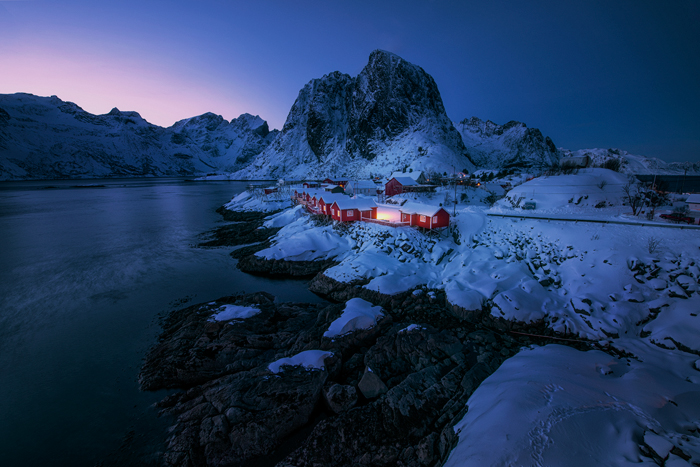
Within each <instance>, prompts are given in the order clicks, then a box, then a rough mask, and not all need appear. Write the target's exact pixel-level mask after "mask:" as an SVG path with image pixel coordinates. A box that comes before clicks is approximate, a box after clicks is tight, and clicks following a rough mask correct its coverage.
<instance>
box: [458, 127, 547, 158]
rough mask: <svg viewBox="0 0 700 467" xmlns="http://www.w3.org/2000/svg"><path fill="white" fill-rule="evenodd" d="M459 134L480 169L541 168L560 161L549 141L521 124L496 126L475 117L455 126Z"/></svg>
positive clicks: (538, 132) (536, 131)
mask: <svg viewBox="0 0 700 467" xmlns="http://www.w3.org/2000/svg"><path fill="white" fill-rule="evenodd" d="M455 127H456V128H457V131H458V132H459V133H460V135H462V141H463V142H464V145H465V146H466V147H467V151H468V152H469V157H470V158H471V160H472V162H474V164H476V165H477V166H478V167H480V168H489V169H500V168H506V169H507V168H511V167H514V168H523V169H543V168H547V167H551V166H552V165H553V164H554V163H556V162H558V161H559V158H560V154H559V151H558V150H557V148H556V146H555V145H554V143H553V142H552V140H551V139H550V138H549V136H547V137H546V138H545V137H544V136H543V135H542V133H541V132H540V130H538V129H537V128H528V127H527V126H526V125H525V124H524V123H520V122H514V121H511V122H508V123H506V124H505V125H498V124H496V123H493V122H492V121H490V120H487V121H485V122H484V121H483V120H480V119H478V118H477V117H472V118H470V119H465V120H462V121H461V122H459V123H457V124H456V125H455Z"/></svg>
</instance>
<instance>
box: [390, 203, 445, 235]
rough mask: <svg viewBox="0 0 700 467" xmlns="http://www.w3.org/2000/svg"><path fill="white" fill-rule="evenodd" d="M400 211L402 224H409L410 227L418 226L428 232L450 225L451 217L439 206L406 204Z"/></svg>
mask: <svg viewBox="0 0 700 467" xmlns="http://www.w3.org/2000/svg"><path fill="white" fill-rule="evenodd" d="M399 210H400V211H401V222H408V223H409V225H417V226H418V227H423V228H424V229H428V230H432V229H439V228H442V227H447V226H448V225H450V215H449V214H448V212H447V211H445V209H443V208H442V207H439V206H430V205H427V204H419V203H406V204H404V205H403V206H401V207H400V208H399Z"/></svg>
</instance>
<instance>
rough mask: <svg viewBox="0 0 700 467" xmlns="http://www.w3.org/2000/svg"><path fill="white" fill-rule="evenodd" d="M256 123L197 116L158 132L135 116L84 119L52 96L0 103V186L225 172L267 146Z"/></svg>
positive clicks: (262, 126) (4, 98) (13, 97)
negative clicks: (2, 182)
mask: <svg viewBox="0 0 700 467" xmlns="http://www.w3.org/2000/svg"><path fill="white" fill-rule="evenodd" d="M268 133H269V130H268V128H267V124H266V123H265V122H264V121H263V120H262V119H260V118H259V117H253V116H251V115H248V114H244V115H242V116H241V117H239V118H238V119H234V120H232V121H231V122H227V121H226V120H224V119H223V118H222V117H220V116H217V115H214V114H204V115H201V116H199V117H194V118H191V119H188V120H183V121H181V122H178V123H176V124H175V125H173V126H172V127H170V128H162V127H159V126H156V125H152V124H150V123H148V122H147V121H146V120H144V119H143V118H141V116H140V115H139V114H138V113H137V112H122V111H120V110H118V109H116V108H114V109H112V111H110V112H109V113H107V114H105V115H93V114H90V113H88V112H85V111H84V110H83V109H81V108H80V107H79V106H77V105H75V104H73V103H72V102H64V101H62V100H61V99H59V98H58V97H56V96H52V97H38V96H34V95H31V94H4V95H0V180H8V179H21V178H26V179H52V178H91V177H119V176H168V175H193V174H199V173H207V172H211V171H222V172H223V171H232V170H237V169H240V168H241V167H243V166H244V165H245V164H247V163H248V161H249V160H250V158H251V157H252V156H253V155H255V154H257V153H259V152H261V151H262V150H263V149H264V148H265V147H267V145H269V143H270V141H271V139H272V138H273V137H274V134H268Z"/></svg>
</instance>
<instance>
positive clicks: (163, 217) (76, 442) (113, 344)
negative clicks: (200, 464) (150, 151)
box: [0, 179, 320, 466]
mask: <svg viewBox="0 0 700 467" xmlns="http://www.w3.org/2000/svg"><path fill="white" fill-rule="evenodd" d="M90 183H94V184H103V185H105V187H102V188H98V187H93V188H75V187H71V186H72V185H77V184H80V185H86V184H90ZM47 185H53V186H56V187H58V188H55V189H42V187H45V186H47ZM244 188H245V184H244V183H242V182H185V181H183V180H179V179H169V180H143V179H141V180H110V181H102V180H100V181H91V182H86V181H79V182H76V181H70V182H67V181H63V182H54V181H52V182H11V183H9V182H3V183H0V375H2V376H0V453H1V454H0V456H1V457H2V461H0V464H2V465H3V466H14V465H71V466H80V465H94V464H95V463H96V462H99V461H101V460H105V459H106V460H107V461H108V463H109V462H110V459H111V462H123V459H122V460H121V461H119V460H114V459H118V458H119V459H121V457H119V456H122V457H123V456H124V450H122V451H121V452H119V453H118V454H115V453H117V452H118V450H119V447H120V445H121V444H122V442H123V438H125V437H127V438H128V437H129V436H130V435H129V432H130V431H132V430H133V431H134V432H135V433H136V435H135V436H136V437H137V438H138V437H141V439H137V440H136V441H137V442H136V443H135V444H139V443H141V444H148V445H149V446H152V445H153V444H154V442H155V441H154V440H149V439H147V437H145V434H147V433H150V435H152V436H154V437H155V438H154V439H157V436H156V435H159V434H161V433H162V431H161V430H162V428H163V426H162V425H163V423H165V422H166V421H165V420H158V419H156V417H155V411H154V410H153V409H150V408H149V406H150V405H151V404H152V403H153V402H155V401H157V400H159V399H161V398H162V397H163V396H164V395H165V393H158V394H152V393H141V392H140V391H139V390H138V384H137V381H136V378H137V375H138V371H139V368H140V365H141V361H142V358H143V356H144V355H145V353H146V352H147V350H148V349H149V348H150V346H151V345H153V343H154V342H155V340H156V337H157V334H158V332H159V330H160V328H159V323H158V317H159V315H160V314H162V313H164V312H166V311H168V310H170V309H172V308H173V307H174V306H175V301H177V300H183V299H190V301H189V303H190V304H191V303H198V302H204V301H209V300H213V299H216V298H218V297H221V296H224V295H229V294H233V293H237V292H240V291H246V292H254V291H258V290H265V291H268V292H271V293H273V294H275V295H276V296H277V297H278V300H281V301H320V299H319V298H318V297H316V296H315V295H313V294H311V293H310V292H308V290H307V289H306V282H305V281H291V280H284V281H280V280H271V279H266V278H262V277H254V276H250V275H247V274H243V273H241V272H240V271H238V270H237V269H236V268H235V261H234V260H233V259H231V257H230V256H229V252H230V250H231V248H220V249H199V248H193V247H192V246H191V245H193V244H195V243H197V242H198V235H199V234H201V233H202V232H205V231H207V230H210V229H212V228H213V227H215V226H216V225H217V224H218V223H220V222H221V217H220V216H219V215H218V214H217V213H216V212H215V209H216V208H217V207H218V206H220V205H221V204H223V203H225V202H226V201H228V200H229V199H231V197H232V196H233V195H234V194H236V193H238V192H240V191H242V190H243V189H244ZM150 435H149V436H150ZM136 455H137V456H142V455H143V453H138V454H136Z"/></svg>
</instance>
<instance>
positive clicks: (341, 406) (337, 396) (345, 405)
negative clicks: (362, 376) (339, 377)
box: [323, 383, 357, 413]
mask: <svg viewBox="0 0 700 467" xmlns="http://www.w3.org/2000/svg"><path fill="white" fill-rule="evenodd" d="M323 398H324V399H325V401H326V404H328V408H329V409H331V410H332V411H333V412H335V413H341V412H345V411H347V410H350V409H351V408H353V407H354V406H355V404H357V390H355V387H354V386H348V385H344V384H337V383H336V384H333V385H332V386H330V387H328V388H327V389H325V390H324V391H323Z"/></svg>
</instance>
